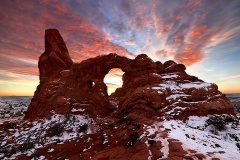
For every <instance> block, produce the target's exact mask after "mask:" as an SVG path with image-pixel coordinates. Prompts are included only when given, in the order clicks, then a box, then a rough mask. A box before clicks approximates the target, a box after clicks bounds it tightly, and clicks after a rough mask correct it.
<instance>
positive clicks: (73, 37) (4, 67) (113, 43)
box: [0, 0, 240, 96]
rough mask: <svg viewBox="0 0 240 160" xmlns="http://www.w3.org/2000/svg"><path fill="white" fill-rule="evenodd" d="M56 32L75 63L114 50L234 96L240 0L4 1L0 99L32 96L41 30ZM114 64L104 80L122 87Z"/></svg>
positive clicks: (239, 78)
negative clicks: (168, 65) (171, 67)
mask: <svg viewBox="0 0 240 160" xmlns="http://www.w3.org/2000/svg"><path fill="white" fill-rule="evenodd" d="M48 28H56V29H58V30H59V31H60V33H61V35H62V37H63V39H64V40H65V42H66V45H67V47H68V50H69V53H70V56H71V58H72V59H73V61H74V62H81V61H82V60H84V59H87V58H91V57H95V56H97V55H102V54H109V53H117V54H119V55H123V56H126V57H128V58H134V57H136V56H137V55H138V54H141V53H145V54H147V55H148V56H149V57H150V58H152V59H153V60H154V61H161V62H162V63H164V62H165V61H167V60H174V61H175V62H177V63H183V64H185V65H186V67H187V70H186V72H187V73H188V74H190V75H194V76H197V77H198V78H200V79H202V80H204V81H206V82H211V83H216V84H217V85H218V87H219V90H220V91H221V92H223V93H240V1H239V0H229V1H228V0H199V1H198V0H194V1H193V0H192V1H191V0H62V1H60V0H39V1H32V0H15V1H14V0H4V1H1V5H0V35H1V36H0V96H10V95H11V96H12V95H16V96H23V95H24V96H32V95H33V94H34V91H35V90H36V86H37V85H38V84H39V78H38V75H39V72H38V66H37V63H38V58H39V56H40V55H41V54H42V53H43V52H44V32H45V30H46V29H48ZM121 75H122V74H121V73H120V72H119V69H118V70H117V71H116V70H115V71H114V70H113V71H112V72H111V74H110V76H108V77H107V78H106V79H107V80H105V82H106V83H107V84H109V85H108V86H109V88H111V89H113V88H114V87H116V86H119V85H121V82H120V81H121Z"/></svg>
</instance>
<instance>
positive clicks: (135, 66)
mask: <svg viewBox="0 0 240 160" xmlns="http://www.w3.org/2000/svg"><path fill="white" fill-rule="evenodd" d="M38 66H39V71H40V84H39V86H38V87H37V90H36V92H35V94H34V97H33V99H32V102H31V104H30V106H29V108H28V110H27V113H26V116H25V119H31V118H36V117H46V116H48V115H49V114H51V113H52V112H55V113H59V114H66V113H71V112H72V111H73V110H79V109H84V110H85V112H86V113H88V114H89V115H91V116H92V117H96V116H98V115H99V116H101V117H104V116H108V115H112V116H117V117H119V116H120V117H128V118H129V119H132V120H137V121H144V122H147V121H151V120H153V119H156V118H161V119H164V118H174V119H184V118H187V117H188V116H190V115H208V114H222V113H227V114H233V115H234V110H233V107H232V105H231V103H230V101H229V100H228V99H227V98H226V97H225V95H224V94H222V93H221V92H220V91H218V87H217V85H215V84H212V83H205V82H203V81H202V80H199V79H198V78H197V77H194V76H190V75H188V74H187V73H186V72H185V69H186V67H185V66H184V65H183V64H177V63H175V62H174V61H171V60H170V61H167V62H165V63H164V64H162V63H161V62H159V61H157V62H154V61H152V60H151V59H150V58H149V57H148V56H147V55H146V54H141V55H138V56H137V57H136V58H135V59H128V58H126V57H123V56H119V55H117V54H113V53H111V54H109V55H102V56H98V57H95V58H90V59H87V60H84V61H82V62H80V63H73V61H72V60H71V58H70V56H69V53H68V50H67V47H66V45H65V43H64V41H63V38H62V37H61V35H60V34H59V32H58V31H57V30H56V29H48V30H46V32H45V52H44V53H43V54H42V55H41V56H40V58H39V64H38ZM112 68H120V69H122V71H123V72H125V73H124V75H123V77H122V79H123V86H122V87H121V88H118V89H117V90H116V92H115V93H113V94H112V95H111V96H108V94H107V86H106V84H105V83H104V82H103V79H104V77H105V75H106V74H107V73H108V72H109V71H110V70H111V69H112ZM113 102H114V103H113Z"/></svg>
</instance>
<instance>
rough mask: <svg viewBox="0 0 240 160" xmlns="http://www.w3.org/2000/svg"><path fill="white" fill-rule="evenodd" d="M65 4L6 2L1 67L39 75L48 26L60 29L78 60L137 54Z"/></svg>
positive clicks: (0, 10) (0, 23) (0, 9)
mask: <svg viewBox="0 0 240 160" xmlns="http://www.w3.org/2000/svg"><path fill="white" fill-rule="evenodd" d="M64 3H65V2H62V3H55V2H52V1H41V2H37V1H29V2H25V3H24V2H22V3H20V2H19V3H18V2H16V3H15V2H12V1H5V2H3V4H2V5H1V7H0V15H3V16H2V17H1V20H0V26H1V27H0V33H1V38H0V42H1V49H0V52H1V55H0V56H1V61H2V62H1V63H0V68H1V70H5V71H9V72H13V73H20V74H27V75H34V76H37V75H38V69H37V60H38V57H39V56H40V55H41V54H42V53H43V52H44V30H45V29H47V28H57V29H59V30H60V33H61V34H62V36H63V38H64V39H65V41H66V43H67V47H68V49H69V52H70V56H71V57H72V58H73V59H74V60H75V61H78V62H80V61H81V60H83V59H86V58H90V57H93V56H97V55H101V54H108V53H111V52H114V53H119V54H122V55H124V56H129V57H132V56H134V55H133V54H132V53H131V52H129V51H128V50H127V49H125V48H123V47H121V46H119V45H117V44H114V43H112V42H110V41H109V40H108V39H107V37H106V36H105V35H104V33H103V32H102V31H101V30H100V29H99V28H98V26H94V25H92V24H90V22H88V21H87V18H86V17H85V16H84V15H81V16H80V15H78V13H77V12H76V10H75V11H72V10H71V9H70V8H68V7H69V6H68V7H67V6H66V5H65V4H64ZM78 5H79V4H78ZM79 7H81V6H79ZM83 7H84V6H83ZM36 8H37V9H36ZM89 8H90V7H88V8H87V9H89ZM85 10H86V9H85ZM6 13H7V14H6ZM102 19H103V18H102ZM24 59H26V60H29V61H24ZM30 61H32V62H34V63H29V62H30Z"/></svg>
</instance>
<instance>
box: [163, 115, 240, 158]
mask: <svg viewBox="0 0 240 160" xmlns="http://www.w3.org/2000/svg"><path fill="white" fill-rule="evenodd" d="M208 118H209V117H207V116H205V117H197V116H191V117H189V120H188V121H187V122H186V123H184V122H182V121H178V120H170V121H164V122H163V126H164V128H168V129H170V132H169V137H170V138H174V139H178V140H179V141H180V142H181V143H182V146H183V148H184V149H185V150H190V149H191V150H195V151H197V152H198V153H201V154H203V155H205V156H206V157H207V158H206V159H209V160H210V159H211V158H219V159H231V160H237V159H239V149H238V147H237V146H236V142H234V140H233V139H232V138H230V137H229V134H234V135H237V136H238V137H240V134H239V131H240V129H239V128H238V129H237V130H235V129H232V128H231V127H230V125H228V126H227V129H226V130H224V131H221V132H220V131H219V133H218V135H214V134H213V133H211V132H210V130H209V129H208V128H205V124H206V122H205V121H206V120H207V119H208ZM194 128H199V129H194ZM188 153H189V154H191V153H190V152H188Z"/></svg>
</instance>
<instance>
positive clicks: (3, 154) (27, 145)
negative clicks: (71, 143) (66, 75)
mask: <svg viewBox="0 0 240 160" xmlns="http://www.w3.org/2000/svg"><path fill="white" fill-rule="evenodd" d="M94 124H95V122H94V120H93V119H92V118H89V117H88V116H85V115H71V114H67V115H58V114H54V115H52V116H51V117H48V118H47V119H41V120H38V121H22V122H20V123H16V126H10V127H8V126H7V127H8V131H9V133H7V132H4V131H0V136H1V137H2V138H1V139H0V159H15V157H16V156H18V155H21V154H26V155H29V156H30V155H32V154H33V153H34V152H35V150H36V149H38V148H42V147H46V146H47V145H48V144H52V143H58V144H63V143H64V142H65V141H68V140H75V139H76V138H78V137H81V136H82V135H83V134H91V133H94V132H96V129H97V128H96V127H94ZM9 128H10V129H9ZM2 129H3V130H4V128H2ZM9 141H12V143H9ZM48 152H52V150H51V149H50V150H49V151H48ZM10 153H13V154H10Z"/></svg>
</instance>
